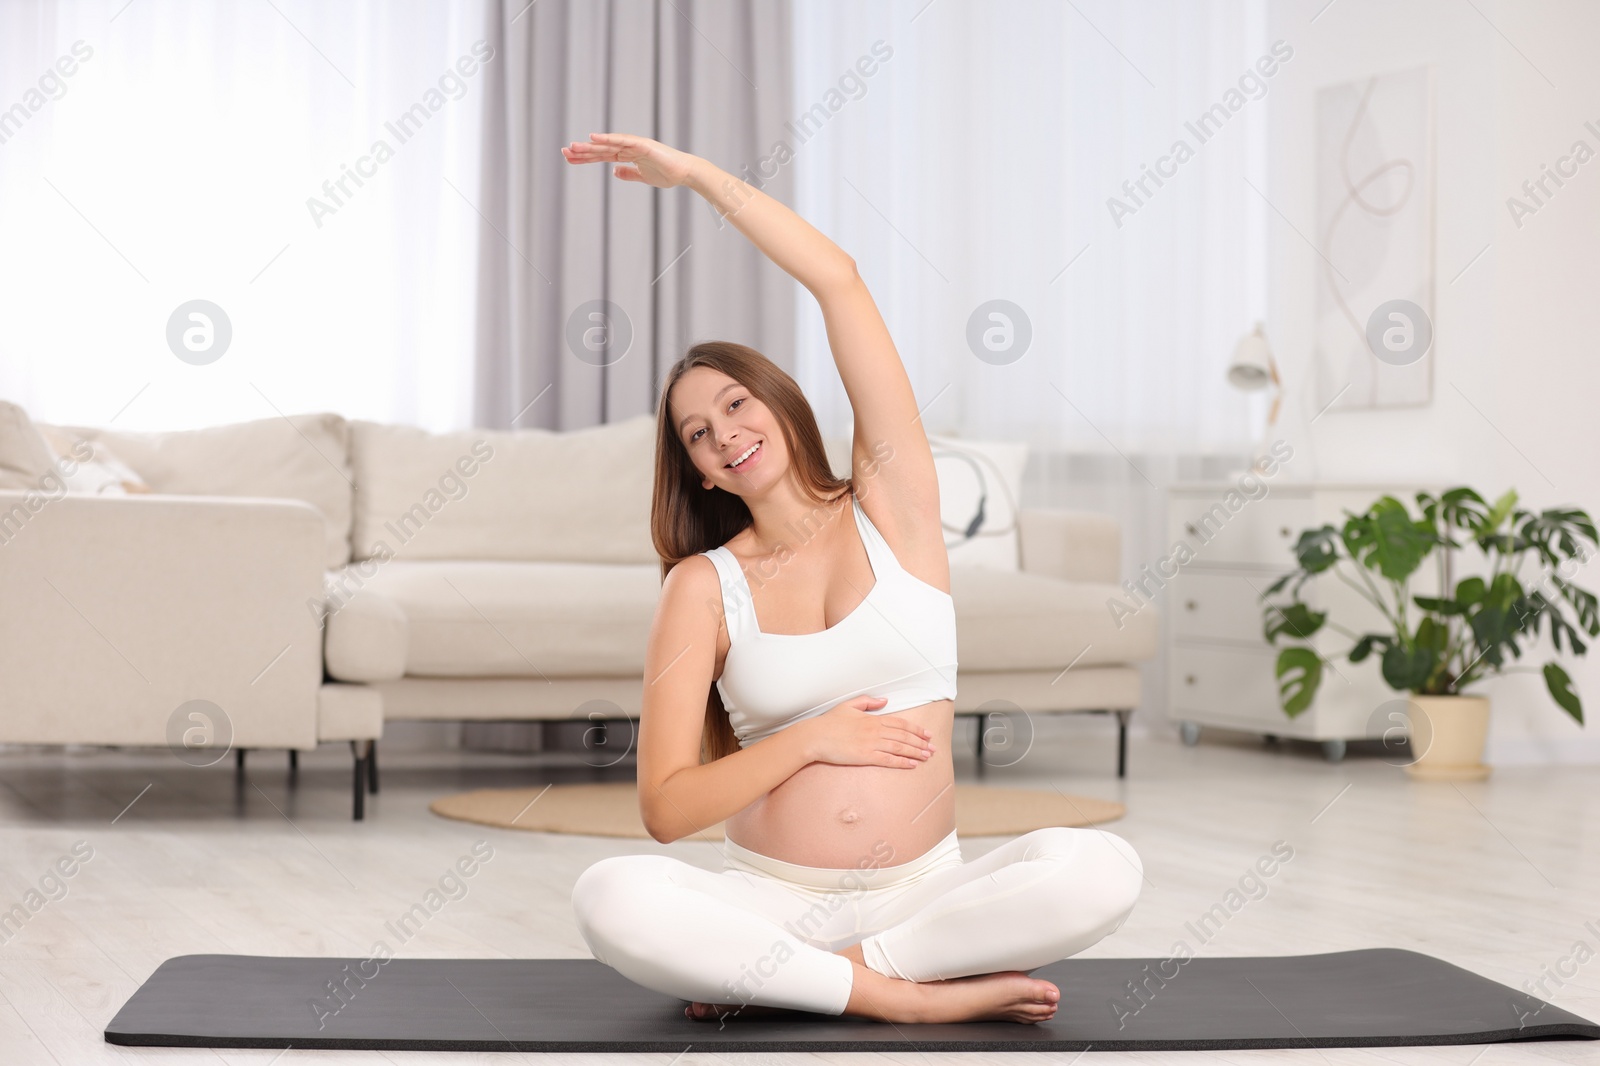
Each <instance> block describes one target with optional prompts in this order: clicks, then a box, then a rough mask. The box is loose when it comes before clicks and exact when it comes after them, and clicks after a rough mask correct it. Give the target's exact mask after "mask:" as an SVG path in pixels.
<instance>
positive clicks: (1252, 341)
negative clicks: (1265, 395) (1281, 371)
mask: <svg viewBox="0 0 1600 1066" xmlns="http://www.w3.org/2000/svg"><path fill="white" fill-rule="evenodd" d="M1265 330H1266V327H1265V323H1261V322H1257V323H1256V328H1255V330H1254V331H1253V332H1251V333H1248V334H1246V335H1245V336H1243V337H1241V338H1239V343H1238V345H1236V346H1235V347H1234V349H1233V362H1232V364H1230V365H1229V367H1228V384H1230V385H1232V386H1233V387H1234V388H1236V389H1242V390H1244V391H1246V392H1254V391H1255V390H1257V389H1264V388H1266V387H1267V386H1268V385H1270V384H1272V383H1273V381H1274V380H1275V375H1274V374H1273V367H1272V350H1271V349H1270V348H1268V347H1267V335H1266V332H1265Z"/></svg>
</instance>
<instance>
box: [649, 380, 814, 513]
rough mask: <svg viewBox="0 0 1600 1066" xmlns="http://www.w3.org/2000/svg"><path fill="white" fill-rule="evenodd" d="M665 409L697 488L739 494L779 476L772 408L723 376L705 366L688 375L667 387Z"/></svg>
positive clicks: (779, 441) (780, 452)
mask: <svg viewBox="0 0 1600 1066" xmlns="http://www.w3.org/2000/svg"><path fill="white" fill-rule="evenodd" d="M668 408H669V410H671V412H672V417H673V420H674V421H675V422H676V423H677V426H676V429H677V433H678V439H679V440H680V441H682V442H683V446H684V448H685V449H686V450H687V451H688V453H689V459H690V461H691V462H693V463H694V466H695V469H696V470H698V471H700V474H701V477H702V478H703V482H702V483H704V482H710V483H711V485H713V486H715V485H720V486H721V487H722V488H724V489H726V490H727V491H729V492H731V493H734V494H735V495H743V494H744V493H746V492H748V491H749V490H750V489H751V487H752V486H754V485H757V484H760V485H765V484H769V483H770V481H771V479H772V478H773V477H774V476H775V472H781V470H782V460H783V459H784V458H785V453H784V446H783V433H782V431H781V429H780V428H779V426H778V420H777V419H776V418H775V417H774V416H773V413H772V409H771V408H769V407H768V406H767V405H766V404H764V403H762V402H761V401H760V400H758V399H757V398H756V397H755V394H753V393H752V392H751V391H750V390H749V389H748V388H746V387H745V386H744V385H741V384H740V383H739V382H738V381H736V380H734V379H733V378H731V377H729V376H728V375H727V374H724V373H723V372H722V371H720V370H714V369H712V368H711V367H708V366H697V367H695V368H694V369H692V370H690V371H688V372H687V373H686V374H684V375H683V377H681V378H679V379H678V382H677V384H676V385H674V386H673V387H672V397H671V399H670V401H669V403H668ZM752 447H753V448H755V451H754V452H751V448H752ZM747 453H749V454H747ZM740 458H743V459H744V462H743V463H741V464H740V465H739V467H738V468H734V467H731V466H730V465H729V464H730V463H733V462H734V461H735V460H737V459H740ZM708 487H709V486H708Z"/></svg>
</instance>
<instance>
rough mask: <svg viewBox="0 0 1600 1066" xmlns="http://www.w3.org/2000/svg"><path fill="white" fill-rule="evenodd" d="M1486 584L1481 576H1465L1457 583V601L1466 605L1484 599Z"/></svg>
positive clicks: (1469, 605) (1468, 605)
mask: <svg viewBox="0 0 1600 1066" xmlns="http://www.w3.org/2000/svg"><path fill="white" fill-rule="evenodd" d="M1483 594H1484V584H1483V578H1481V577H1468V578H1463V579H1462V580H1461V581H1459V582H1457V584H1456V602H1457V603H1459V604H1462V605H1463V606H1466V607H1471V606H1472V605H1473V604H1475V603H1478V602H1480V601H1481V600H1482V599H1483Z"/></svg>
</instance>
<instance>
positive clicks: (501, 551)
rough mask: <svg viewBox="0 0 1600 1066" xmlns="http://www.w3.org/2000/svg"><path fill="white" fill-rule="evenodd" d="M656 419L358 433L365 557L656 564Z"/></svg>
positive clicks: (360, 544)
mask: <svg viewBox="0 0 1600 1066" xmlns="http://www.w3.org/2000/svg"><path fill="white" fill-rule="evenodd" d="M655 447H656V419H655V415H653V414H644V415H636V416H635V417H633V418H630V419H627V420H625V421H622V422H614V423H607V424H605V425H600V426H593V427H591V428H588V429H580V430H571V431H568V432H556V431H553V430H545V429H523V430H487V429H477V430H463V431H460V432H453V433H429V432H426V431H424V430H420V429H414V428H411V427H408V426H392V425H383V424H379V423H374V422H355V423H353V424H352V431H351V457H352V463H353V466H354V468H355V475H356V485H357V486H358V491H357V492H356V496H355V518H354V528H353V531H352V534H353V535H352V546H353V550H354V556H353V557H354V558H356V559H364V558H373V557H384V556H392V557H395V558H398V559H405V560H408V561H418V560H424V559H479V560H519V561H527V562H551V563H554V562H576V563H621V564H643V563H648V564H651V565H652V566H653V567H654V568H655V572H656V573H657V574H659V572H660V569H659V568H660V560H659V558H658V557H657V555H656V552H655V547H654V545H653V544H652V543H651V540H650V500H651V495H652V492H653V486H654V479H655Z"/></svg>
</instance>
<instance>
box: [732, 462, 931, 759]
mask: <svg viewBox="0 0 1600 1066" xmlns="http://www.w3.org/2000/svg"><path fill="white" fill-rule="evenodd" d="M850 502H851V510H852V511H853V512H854V514H855V520H856V529H857V531H858V532H859V533H860V535H861V543H862V545H863V546H864V547H865V548H866V550H867V559H868V561H869V562H871V564H872V573H873V577H874V582H873V586H872V589H871V590H870V591H869V592H868V593H867V597H866V599H864V600H862V601H861V603H860V604H859V605H858V606H857V607H856V609H855V610H853V611H851V612H850V613H849V614H847V615H845V616H844V617H843V618H841V619H840V620H839V621H838V622H836V623H834V624H833V625H832V626H830V627H828V628H827V629H824V630H821V631H819V632H816V633H763V632H761V629H760V627H759V626H758V625H757V624H756V612H755V605H754V603H753V601H752V598H751V595H750V584H749V582H748V581H747V580H746V579H745V576H744V571H743V570H742V569H741V568H740V566H739V560H738V559H737V558H736V557H735V556H734V554H733V553H732V552H731V551H729V550H728V548H727V546H726V545H724V546H723V547H720V548H712V549H710V550H709V551H704V552H701V553H700V554H701V555H704V556H706V557H707V558H709V559H710V560H711V562H712V564H713V565H715V566H716V568H717V573H718V575H719V576H720V577H721V581H722V607H723V613H724V615H725V616H726V618H727V624H728V641H729V647H728V654H727V658H726V661H725V662H724V664H723V668H722V676H721V677H720V678H718V679H717V691H718V692H719V693H721V694H722V705H723V707H725V708H726V709H727V711H728V719H729V721H730V722H731V723H732V725H733V732H734V735H735V736H737V737H738V738H739V746H740V747H749V746H750V745H751V744H753V743H755V742H756V741H758V740H764V739H766V738H767V737H769V736H771V735H772V734H774V733H776V732H778V731H779V730H780V729H783V728H785V727H787V726H790V725H793V724H794V723H795V722H798V721H801V720H802V719H806V718H811V717H813V716H815V715H819V714H822V713H823V712H824V711H827V710H829V709H831V708H832V707H834V706H835V705H837V704H840V703H843V702H844V701H845V700H848V699H853V698H855V697H856V696H884V697H886V698H887V699H888V702H887V703H885V704H884V705H883V707H881V708H879V709H877V710H873V711H869V712H868V713H869V714H891V713H893V712H895V711H903V710H905V709H906V708H908V707H919V706H921V705H922V704H924V703H932V702H933V701H935V700H947V699H955V695H956V611H955V601H954V600H953V599H952V598H951V596H950V594H949V593H948V592H945V591H943V590H941V589H936V588H934V587H933V586H932V585H930V584H928V583H927V582H926V581H923V580H922V579H921V578H918V577H915V576H913V575H912V574H911V573H909V572H908V571H906V570H905V569H904V568H903V567H902V566H901V565H900V562H899V560H897V559H896V558H895V557H894V552H893V551H891V550H890V548H889V543H888V541H886V540H884V539H883V535H882V534H881V533H879V532H878V528H877V527H876V526H874V525H873V524H872V520H871V519H870V518H868V517H867V513H866V511H865V510H863V509H862V507H861V501H860V500H858V499H856V497H855V494H854V493H853V492H852V493H851V497H850Z"/></svg>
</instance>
